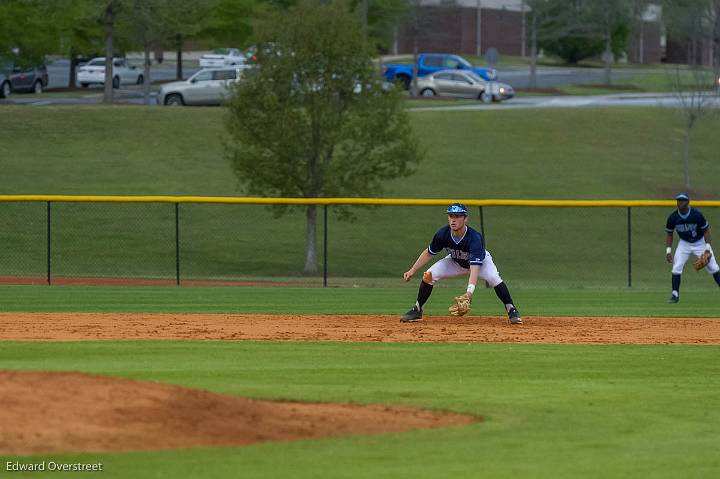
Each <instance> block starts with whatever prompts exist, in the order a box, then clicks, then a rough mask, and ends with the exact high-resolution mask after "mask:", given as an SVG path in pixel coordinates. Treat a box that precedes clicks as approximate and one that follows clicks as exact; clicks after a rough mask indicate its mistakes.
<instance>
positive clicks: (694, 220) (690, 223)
mask: <svg viewBox="0 0 720 479" xmlns="http://www.w3.org/2000/svg"><path fill="white" fill-rule="evenodd" d="M675 199H676V200H677V210H676V211H673V212H672V214H670V216H669V217H668V219H667V224H666V225H665V231H666V232H667V236H666V238H665V246H666V249H665V253H666V258H667V261H668V263H672V295H671V296H670V299H668V303H677V302H678V301H680V278H681V276H680V275H681V274H682V271H683V268H684V267H685V263H686V262H687V260H688V258H689V257H690V255H691V254H693V255H695V256H697V257H698V259H697V261H695V262H694V263H693V266H694V267H695V269H696V270H701V269H702V268H704V267H705V266H707V270H708V273H710V274H712V275H713V278H715V282H716V283H717V284H718V286H720V266H718V264H717V261H716V260H715V255H714V254H713V250H712V247H711V246H710V241H711V237H710V223H708V221H707V220H706V219H705V217H704V216H703V214H702V213H701V212H700V210H698V209H696V208H690V197H689V196H688V195H686V194H684V193H682V194H679V195H677V196H676V197H675ZM673 231H677V234H678V236H679V237H680V240H679V241H678V245H677V248H675V256H673V255H672V254H671V253H672V243H673Z"/></svg>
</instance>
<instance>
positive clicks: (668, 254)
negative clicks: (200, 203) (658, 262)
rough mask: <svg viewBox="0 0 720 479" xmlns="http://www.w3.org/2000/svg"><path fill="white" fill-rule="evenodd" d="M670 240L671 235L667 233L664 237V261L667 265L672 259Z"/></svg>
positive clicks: (671, 238)
mask: <svg viewBox="0 0 720 479" xmlns="http://www.w3.org/2000/svg"><path fill="white" fill-rule="evenodd" d="M672 240H673V235H672V233H668V234H666V235H665V259H666V260H667V262H668V263H672V260H673V257H672V253H671V251H672Z"/></svg>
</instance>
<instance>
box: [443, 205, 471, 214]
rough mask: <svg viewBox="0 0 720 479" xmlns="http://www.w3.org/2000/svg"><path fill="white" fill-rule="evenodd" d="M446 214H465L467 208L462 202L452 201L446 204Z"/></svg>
mask: <svg viewBox="0 0 720 479" xmlns="http://www.w3.org/2000/svg"><path fill="white" fill-rule="evenodd" d="M447 214H453V215H464V216H467V214H468V213H467V208H465V205H464V204H462V203H453V204H451V205H450V206H448V209H447Z"/></svg>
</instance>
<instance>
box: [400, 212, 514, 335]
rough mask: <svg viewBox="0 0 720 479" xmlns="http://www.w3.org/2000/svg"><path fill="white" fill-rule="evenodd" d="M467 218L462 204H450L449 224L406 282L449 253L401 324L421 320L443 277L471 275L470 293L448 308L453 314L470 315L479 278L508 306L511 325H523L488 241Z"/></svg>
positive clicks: (428, 277)
mask: <svg viewBox="0 0 720 479" xmlns="http://www.w3.org/2000/svg"><path fill="white" fill-rule="evenodd" d="M467 216H468V212H467V208H465V205H462V204H460V203H453V204H451V205H450V206H449V207H448V209H447V217H448V225H447V226H445V227H443V228H440V229H439V230H438V232H437V233H435V236H434V237H433V239H432V242H431V243H430V246H428V247H427V249H425V250H423V252H422V253H420V256H419V257H418V259H417V261H415V264H413V265H412V267H411V268H410V269H409V270H408V271H407V272H405V274H403V279H405V281H410V278H412V277H413V275H414V274H415V273H416V272H417V271H418V270H419V269H420V268H422V267H423V266H424V265H425V264H427V262H428V261H430V259H432V257H433V256H435V255H436V254H438V253H440V251H442V250H443V249H446V250H447V252H448V253H449V254H448V255H447V256H445V257H444V258H443V259H441V260H440V261H438V262H437V263H435V264H434V265H432V266H431V267H430V269H428V270H427V271H425V272H424V273H423V277H422V281H421V282H420V290H419V291H418V296H417V302H416V303H415V306H413V307H412V309H410V311H408V312H407V313H405V314H404V315H403V316H402V317H401V318H400V321H401V322H403V323H411V322H416V321H421V320H422V317H423V305H424V304H425V303H426V302H427V300H428V298H429V297H430V294H431V293H432V290H433V285H434V284H435V283H436V282H438V281H440V280H442V279H444V278H451V277H454V276H462V275H467V274H468V273H469V275H470V277H469V280H468V286H467V292H466V293H465V294H463V295H461V296H457V297H456V298H455V302H454V304H453V305H452V306H451V307H450V309H449V311H450V314H452V315H453V316H462V315H464V314H465V313H467V311H468V310H469V309H470V302H471V301H472V296H473V293H474V292H475V286H476V285H477V281H478V278H482V279H483V280H485V281H487V283H488V284H489V285H490V286H491V287H493V288H495V294H497V297H498V298H500V301H502V303H503V305H504V306H505V311H506V312H507V315H508V318H509V319H510V323H512V324H522V319H520V314H519V313H518V310H517V308H515V305H514V304H513V300H512V297H510V291H508V287H507V285H506V284H505V282H503V280H502V278H501V277H500V273H498V270H497V267H495V263H493V260H492V255H490V252H489V251H487V250H486V249H485V240H484V239H483V237H482V235H481V234H480V233H479V232H478V231H475V230H474V229H472V228H470V227H469V226H468V225H467V224H466V223H467Z"/></svg>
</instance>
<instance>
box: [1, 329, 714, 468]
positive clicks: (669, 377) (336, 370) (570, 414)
mask: <svg viewBox="0 0 720 479" xmlns="http://www.w3.org/2000/svg"><path fill="white" fill-rule="evenodd" d="M716 359H717V347H697V346H626V345H622V346H620V345H614V346H613V345H606V346H588V345H585V346H580V345H575V346H573V345H570V346H553V345H522V344H360V343H349V344H339V343H293V342H285V343H272V342H263V343H257V342H207V341H206V342H191V341H185V342H151V341H145V342H83V343H21V342H4V343H1V344H0V367H1V368H3V369H13V370H50V371H68V370H72V371H85V372H91V373H100V374H110V375H118V376H123V377H130V378H136V379H141V380H153V381H161V382H167V383H173V384H181V385H185V386H189V387H193V388H202V389H209V390H212V391H217V392H222V393H229V394H237V395H243V396H250V397H257V398H271V399H292V400H306V401H352V402H357V403H387V404H406V405H415V406H422V407H428V408H433V409H441V410H453V411H459V412H464V413H469V414H474V415H478V416H481V417H482V418H483V420H482V422H479V423H477V424H475V425H472V426H468V427H462V428H453V429H440V430H426V431H416V432H409V433H402V434H386V435H378V436H366V437H361V436H358V437H344V438H336V439H325V440H313V441H299V442H292V443H284V444H262V445H256V446H250V447H243V448H205V449H194V450H183V451H164V452H142V453H128V454H86V455H78V454H72V455H54V456H50V457H46V456H32V457H25V458H20V460H21V461H23V462H37V461H40V460H42V459H53V460H56V461H61V462H102V463H103V464H104V470H103V472H102V473H98V474H97V477H103V478H106V477H108V478H109V477H113V478H133V479H137V478H151V477H152V478H173V479H176V478H197V477H206V478H221V477H222V478H224V477H249V478H261V477H262V478H275V477H299V478H311V477H333V478H336V477H340V478H369V477H393V478H405V477H416V478H433V479H434V478H438V477H458V478H470V477H492V478H517V477H528V478H577V477H585V478H603V479H604V478H609V477H612V478H619V477H628V478H629V477H654V478H677V477H697V478H700V477H715V476H717V475H718V474H719V473H720V458H718V455H717V444H718V441H720V434H719V433H718V430H717V427H716V424H718V422H720V396H718V379H717V378H718V377H720V364H719V363H718V361H717V360H716ZM15 459H17V458H12V457H3V458H2V468H3V469H4V467H5V462H6V461H7V460H15ZM12 476H13V477H45V476H38V475H33V474H27V475H23V474H20V473H14V474H12ZM85 476H87V477H95V476H92V475H91V474H90V473H88V474H83V477H85Z"/></svg>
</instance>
